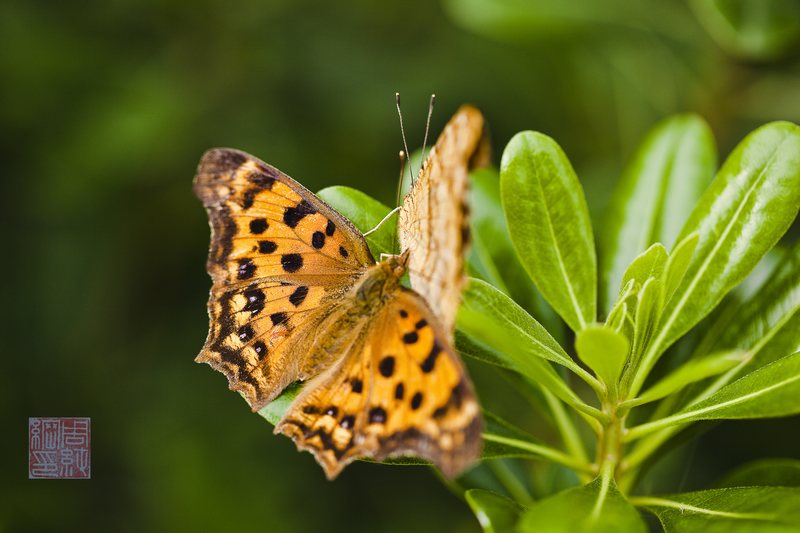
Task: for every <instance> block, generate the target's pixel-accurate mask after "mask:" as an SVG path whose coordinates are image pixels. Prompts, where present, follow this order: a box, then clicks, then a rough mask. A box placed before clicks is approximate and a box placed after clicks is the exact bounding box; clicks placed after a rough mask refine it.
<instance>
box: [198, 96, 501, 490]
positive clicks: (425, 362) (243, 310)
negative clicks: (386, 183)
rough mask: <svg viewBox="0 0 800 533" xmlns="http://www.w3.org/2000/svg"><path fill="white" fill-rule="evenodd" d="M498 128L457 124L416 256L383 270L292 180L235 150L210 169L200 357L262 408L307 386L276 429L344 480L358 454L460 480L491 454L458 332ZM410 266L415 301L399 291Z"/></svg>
mask: <svg viewBox="0 0 800 533" xmlns="http://www.w3.org/2000/svg"><path fill="white" fill-rule="evenodd" d="M483 129H484V122H483V117H482V116H481V114H480V112H479V111H477V110H476V109H475V108H472V107H469V106H464V107H462V108H461V109H460V110H459V111H458V112H457V113H456V115H454V116H453V118H452V119H451V120H450V122H449V123H448V124H447V126H446V127H445V129H444V132H443V133H442V135H441V136H440V137H439V139H438V141H437V142H436V145H435V146H434V147H433V148H432V150H431V152H430V156H429V157H428V158H427V161H426V162H425V164H424V166H423V168H422V170H421V172H420V175H419V177H418V179H417V180H416V182H415V183H414V186H413V187H412V190H411V191H410V192H409V194H408V195H407V196H406V198H405V200H404V202H403V205H402V208H401V211H400V218H399V225H398V230H399V236H400V243H401V245H402V249H403V252H402V253H401V254H400V255H399V256H390V257H388V258H387V259H386V260H384V261H382V262H380V263H376V262H375V260H374V259H373V257H372V255H371V254H370V251H369V248H368V247H367V243H366V241H365V240H364V237H363V236H362V235H361V233H359V231H358V230H357V229H356V228H355V227H354V226H353V224H352V223H350V222H349V221H348V220H347V219H346V218H344V217H343V216H342V215H340V214H339V213H338V212H336V211H335V210H334V209H333V208H331V207H330V206H328V205H327V204H325V203H324V202H323V201H322V200H320V199H319V198H318V197H317V196H315V195H314V194H313V193H311V192H310V191H308V190H307V189H305V188H304V187H303V186H302V185H300V184H299V183H297V182H296V181H294V180H293V179H291V178H290V177H289V176H287V175H285V174H283V173H282V172H280V171H279V170H277V169H275V168H273V167H271V166H269V165H267V164H265V163H263V162H261V161H259V160H258V159H256V158H254V157H252V156H250V155H248V154H245V153H243V152H240V151H237V150H231V149H219V148H218V149H213V150H210V151H208V152H206V154H205V155H204V156H203V158H202V160H201V162H200V166H199V168H198V171H197V176H196V177H195V183H194V191H195V193H196V194H197V196H198V197H199V198H200V199H201V200H202V202H203V205H204V206H205V208H206V210H207V211H208V215H209V219H210V225H211V230H212V236H211V248H210V251H209V257H208V263H207V268H208V272H209V274H210V275H211V278H212V280H213V286H212V289H211V296H210V298H209V302H208V313H209V318H210V326H209V334H208V339H207V340H206V344H205V346H204V347H203V350H202V351H201V352H200V354H199V355H198V356H197V359H196V361H198V362H204V363H209V364H210V365H211V366H212V367H213V368H215V369H216V370H219V371H220V372H222V373H224V374H225V375H226V376H227V377H228V381H229V385H230V388H231V389H233V390H235V391H238V392H240V393H241V394H242V395H243V396H244V397H245V398H246V399H247V401H248V403H249V404H250V405H251V406H252V408H253V410H254V411H258V410H260V409H261V408H262V407H264V406H265V405H267V404H268V403H269V402H270V401H272V400H273V399H274V398H275V397H276V396H277V395H278V394H280V392H281V391H283V390H284V389H285V388H286V387H287V386H288V385H290V384H291V383H293V382H295V381H297V380H302V381H306V380H308V382H307V383H306V385H305V387H304V388H303V390H302V392H301V393H300V394H299V396H298V397H297V398H296V399H295V400H294V402H293V403H292V405H291V406H290V407H289V409H288V410H287V412H286V414H285V415H284V417H283V419H282V420H281V421H280V422H279V423H278V424H277V426H276V427H275V432H276V433H278V432H280V433H284V434H286V435H288V436H290V437H291V438H292V439H293V440H294V441H295V443H296V444H297V447H298V448H299V449H301V450H310V451H311V452H312V453H313V454H314V456H315V457H316V459H317V461H318V462H319V463H320V465H322V467H323V469H324V470H325V473H326V475H327V476H328V478H329V479H332V478H334V477H336V476H337V475H338V474H339V472H341V470H342V469H343V468H344V467H345V466H346V465H347V464H348V463H350V462H351V461H353V460H354V459H356V458H359V457H367V458H372V459H375V460H379V461H380V460H383V459H384V458H386V457H389V456H396V455H409V454H410V455H415V456H419V457H423V458H426V459H429V460H431V461H432V462H434V463H435V464H436V465H437V466H438V467H439V468H440V469H441V470H442V472H444V473H445V474H446V475H447V476H450V477H452V476H454V475H456V474H458V473H459V472H461V471H462V470H463V469H464V468H466V467H467V466H469V465H470V464H471V463H472V462H473V461H474V460H475V459H476V458H477V457H478V455H479V453H480V447H481V441H480V434H481V431H482V427H483V424H482V421H481V416H480V409H479V406H478V403H477V401H476V399H475V394H474V392H473V388H472V385H471V383H470V380H469V377H468V376H467V374H466V371H465V369H464V367H463V365H462V363H461V361H460V359H459V358H458V355H457V354H456V352H455V350H454V349H453V344H452V332H453V327H454V322H455V313H456V309H457V307H458V302H459V297H460V292H461V287H462V283H463V278H464V275H463V254H464V247H465V246H466V245H467V242H468V238H469V231H468V222H467V207H466V197H467V187H468V180H467V173H468V169H469V167H470V165H471V164H473V163H485V162H486V160H487V159H488V151H487V147H488V143H486V142H485V139H484V137H483V135H482V133H483ZM407 271H408V272H409V276H410V280H411V285H412V287H413V288H414V290H411V289H408V288H406V287H403V286H402V285H401V283H400V281H401V278H402V277H403V275H404V274H405V273H406V272H407Z"/></svg>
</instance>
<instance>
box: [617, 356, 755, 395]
mask: <svg viewBox="0 0 800 533" xmlns="http://www.w3.org/2000/svg"><path fill="white" fill-rule="evenodd" d="M745 356H746V354H745V353H744V352H737V351H734V352H720V353H714V354H711V355H709V356H706V357H703V358H700V359H692V360H690V361H688V362H687V363H685V364H683V365H681V366H679V367H678V368H677V369H676V370H675V371H673V372H672V373H670V374H668V375H667V376H665V377H664V378H663V379H661V380H660V381H658V382H657V383H656V384H654V385H653V386H652V387H650V388H649V389H646V390H645V391H644V392H643V393H642V394H641V395H640V396H639V397H638V398H635V399H633V400H629V401H628V402H626V404H627V405H629V406H631V407H632V406H635V405H642V404H645V403H649V402H653V401H655V400H660V399H661V398H664V397H665V396H669V395H670V394H672V393H674V392H676V391H679V390H681V389H682V388H684V387H685V386H687V385H689V384H690V383H694V382H696V381H700V380H703V379H706V378H708V377H711V376H716V375H717V374H721V373H722V372H725V371H726V370H730V369H731V368H733V367H734V366H736V365H738V364H739V363H741V362H742V361H743V360H744V358H745Z"/></svg>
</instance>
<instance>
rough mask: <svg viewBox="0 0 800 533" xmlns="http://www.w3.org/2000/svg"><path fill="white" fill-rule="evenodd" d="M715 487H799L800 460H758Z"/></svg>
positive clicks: (746, 465) (737, 470) (730, 474)
mask: <svg viewBox="0 0 800 533" xmlns="http://www.w3.org/2000/svg"><path fill="white" fill-rule="evenodd" d="M714 485H715V486H716V487H753V486H756V487H760V486H765V485H766V486H769V487H800V460H797V459H759V460H757V461H753V462H750V463H747V464H745V465H742V466H740V467H738V468H736V469H735V470H734V471H733V472H730V473H729V474H728V475H726V476H725V477H724V478H722V479H721V480H719V481H718V482H717V483H715V484H714Z"/></svg>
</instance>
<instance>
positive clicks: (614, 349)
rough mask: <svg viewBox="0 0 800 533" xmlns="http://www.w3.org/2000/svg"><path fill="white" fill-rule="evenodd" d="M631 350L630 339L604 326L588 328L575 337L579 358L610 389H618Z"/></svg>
mask: <svg viewBox="0 0 800 533" xmlns="http://www.w3.org/2000/svg"><path fill="white" fill-rule="evenodd" d="M629 348H630V345H629V344H628V339H626V338H625V337H623V336H622V335H620V334H619V333H616V332H615V331H614V330H612V329H610V328H606V327H603V326H598V325H592V326H588V327H587V328H586V329H584V330H582V331H580V332H579V333H578V334H577V335H576V337H575V350H576V351H577V352H578V357H580V358H581V361H583V362H584V363H586V365H587V366H588V367H589V368H591V369H592V370H594V372H595V374H596V375H597V376H598V377H599V378H600V379H601V380H602V381H603V383H605V384H606V385H607V386H608V387H610V388H616V382H617V378H619V375H620V372H622V367H623V366H625V361H626V360H627V358H628V349H629Z"/></svg>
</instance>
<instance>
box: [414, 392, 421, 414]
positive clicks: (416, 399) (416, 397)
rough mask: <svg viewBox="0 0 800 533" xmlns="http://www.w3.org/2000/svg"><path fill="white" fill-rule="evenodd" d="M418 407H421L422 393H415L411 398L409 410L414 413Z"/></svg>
mask: <svg viewBox="0 0 800 533" xmlns="http://www.w3.org/2000/svg"><path fill="white" fill-rule="evenodd" d="M420 405H422V393H421V392H417V393H416V394H414V396H413V397H412V398H411V409H413V410H414V411H416V410H417V409H419V406H420Z"/></svg>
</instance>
